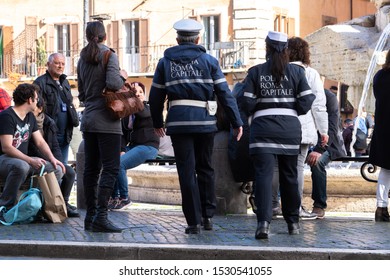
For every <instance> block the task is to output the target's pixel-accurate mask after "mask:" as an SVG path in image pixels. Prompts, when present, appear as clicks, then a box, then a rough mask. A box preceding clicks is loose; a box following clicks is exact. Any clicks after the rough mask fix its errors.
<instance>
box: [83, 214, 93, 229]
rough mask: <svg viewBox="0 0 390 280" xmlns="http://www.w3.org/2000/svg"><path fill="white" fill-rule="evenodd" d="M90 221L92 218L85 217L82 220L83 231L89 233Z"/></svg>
mask: <svg viewBox="0 0 390 280" xmlns="http://www.w3.org/2000/svg"><path fill="white" fill-rule="evenodd" d="M92 221H93V216H88V215H87V216H85V219H84V230H87V231H91V230H92Z"/></svg>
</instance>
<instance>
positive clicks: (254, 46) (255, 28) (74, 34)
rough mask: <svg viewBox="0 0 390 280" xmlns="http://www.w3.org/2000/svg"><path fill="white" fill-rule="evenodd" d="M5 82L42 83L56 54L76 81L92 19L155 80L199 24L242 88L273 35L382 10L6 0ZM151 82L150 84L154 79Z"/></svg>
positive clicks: (334, 5)
mask: <svg viewBox="0 0 390 280" xmlns="http://www.w3.org/2000/svg"><path fill="white" fill-rule="evenodd" d="M1 2H2V5H1V7H2V17H1V19H0V78H3V79H4V78H8V79H20V78H34V77H36V76H37V75H40V74H41V73H43V72H44V71H45V68H46V67H45V65H46V60H47V57H48V55H49V54H51V53H53V52H61V53H63V54H64V55H65V57H66V70H65V73H66V74H67V75H69V76H74V75H75V73H76V65H77V61H78V58H79V53H80V50H81V49H82V47H83V46H84V45H85V40H84V27H85V24H86V22H87V21H91V20H101V21H103V23H104V24H105V26H106V30H107V41H106V44H107V45H108V46H110V47H112V48H113V49H114V50H115V51H116V53H117V54H118V57H119V61H120V66H121V68H123V69H125V70H127V72H128V73H129V74H130V76H132V77H137V78H138V79H146V80H148V79H149V80H150V77H151V76H152V75H153V73H154V69H155V67H156V65H157V62H158V60H159V59H160V58H161V57H162V56H163V52H164V50H165V49H166V48H167V47H170V46H173V45H175V44H176V40H175V38H176V33H175V30H174V29H173V28H172V26H173V23H174V22H175V21H177V20H180V19H182V18H193V19H195V20H198V21H200V22H202V23H203V25H204V27H205V28H204V30H203V32H202V33H201V36H202V39H201V44H203V45H204V46H205V48H206V50H207V51H208V53H210V54H211V55H213V56H215V57H216V58H217V59H218V60H219V62H220V65H221V67H222V69H223V71H224V72H225V73H226V74H227V77H228V80H229V83H230V84H231V85H233V84H234V82H235V81H237V80H240V79H241V78H242V77H243V75H245V72H246V70H247V69H248V67H250V66H252V65H255V64H258V63H260V62H263V61H264V59H265V43H264V39H265V37H266V35H267V32H268V31H269V30H275V31H282V32H285V33H287V34H288V35H289V36H302V37H304V36H306V35H307V34H310V33H311V32H313V31H315V30H317V29H319V28H321V27H322V26H324V25H327V24H334V23H338V22H342V21H345V20H349V19H351V18H353V17H357V16H361V15H365V14H369V13H371V12H372V11H374V9H375V8H374V3H372V2H371V1H369V0H321V1H320V0H288V1H286V0H213V1H209V0H172V1H170V2H169V5H167V4H166V3H165V2H163V1H159V0H133V1H123V0H116V1H112V0H111V1H109V0H84V1H68V2H66V1H60V2H56V4H55V5H53V4H52V2H53V1H52V0H51V1H49V0H41V1H38V2H37V1H33V0H2V1H1ZM146 83H147V84H149V83H150V82H148V81H146Z"/></svg>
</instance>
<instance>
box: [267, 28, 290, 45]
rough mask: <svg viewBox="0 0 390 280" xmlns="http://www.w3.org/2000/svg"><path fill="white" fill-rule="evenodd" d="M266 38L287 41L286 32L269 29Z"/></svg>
mask: <svg viewBox="0 0 390 280" xmlns="http://www.w3.org/2000/svg"><path fill="white" fill-rule="evenodd" d="M268 38H270V39H271V40H273V41H277V42H283V43H285V42H287V34H286V33H282V32H277V31H269V32H268Z"/></svg>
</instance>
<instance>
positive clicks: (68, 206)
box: [66, 202, 77, 211]
mask: <svg viewBox="0 0 390 280" xmlns="http://www.w3.org/2000/svg"><path fill="white" fill-rule="evenodd" d="M66 207H67V208H70V209H71V210H75V211H77V207H76V206H74V205H72V204H69V203H68V202H66Z"/></svg>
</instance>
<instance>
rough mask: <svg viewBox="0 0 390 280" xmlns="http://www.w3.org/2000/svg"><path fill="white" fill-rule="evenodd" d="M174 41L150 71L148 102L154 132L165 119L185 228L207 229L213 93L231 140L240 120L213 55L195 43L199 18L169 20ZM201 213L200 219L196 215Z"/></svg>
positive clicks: (212, 200)
mask: <svg viewBox="0 0 390 280" xmlns="http://www.w3.org/2000/svg"><path fill="white" fill-rule="evenodd" d="M173 28H174V29H176V31H177V38H176V41H177V43H178V45H177V46H174V47H171V48H168V49H167V50H165V52H164V57H163V58H162V59H161V60H160V61H159V63H158V65H157V69H156V72H155V74H154V78H153V83H152V88H151V91H150V97H149V103H150V109H151V114H152V118H153V125H154V128H155V131H156V133H157V134H158V135H159V136H160V137H163V136H164V135H165V129H164V120H163V114H162V113H163V109H164V102H165V99H166V97H168V102H169V103H168V106H169V109H168V115H167V119H166V123H165V127H166V128H167V135H170V136H171V139H172V144H173V148H174V152H175V158H176V166H177V172H178V176H179V182H180V189H181V194H182V207H183V212H184V216H185V218H186V221H187V224H188V227H187V228H186V229H185V233H187V234H198V233H200V224H201V223H203V228H204V229H205V230H212V221H211V218H212V217H213V215H214V212H215V208H216V197H215V182H214V169H213V167H212V162H211V159H212V152H213V146H214V135H215V132H216V131H217V125H216V124H217V120H216V116H215V113H216V97H218V100H219V102H220V103H221V105H222V107H223V108H224V109H225V112H226V115H227V117H228V118H229V120H230V122H231V123H232V126H233V129H234V131H235V135H236V136H237V140H239V139H240V137H241V135H242V121H241V119H240V115H239V113H238V108H237V103H236V101H235V99H234V97H233V95H232V94H231V92H230V90H229V87H228V84H227V82H226V79H225V77H224V75H223V73H222V71H221V69H220V67H219V64H218V61H217V59H215V58H214V57H212V56H210V55H208V54H207V53H206V50H205V48H204V47H202V46H199V45H197V44H198V42H199V32H200V30H201V29H202V28H203V26H202V24H200V23H199V22H197V21H195V20H191V19H183V20H180V21H178V22H176V23H175V24H174V26H173ZM201 218H202V221H201Z"/></svg>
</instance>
